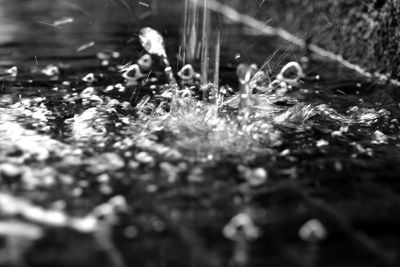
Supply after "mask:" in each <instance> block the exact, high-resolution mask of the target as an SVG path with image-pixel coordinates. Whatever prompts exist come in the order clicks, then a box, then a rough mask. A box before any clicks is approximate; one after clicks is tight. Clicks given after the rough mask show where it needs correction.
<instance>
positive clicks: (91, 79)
mask: <svg viewBox="0 0 400 267" xmlns="http://www.w3.org/2000/svg"><path fill="white" fill-rule="evenodd" d="M82 81H84V82H86V83H93V82H95V81H96V77H95V76H94V73H89V74H86V76H84V77H83V78H82Z"/></svg>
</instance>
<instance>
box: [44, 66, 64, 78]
mask: <svg viewBox="0 0 400 267" xmlns="http://www.w3.org/2000/svg"><path fill="white" fill-rule="evenodd" d="M41 72H42V73H43V74H44V75H46V76H49V77H54V76H58V75H60V69H59V68H58V66H56V65H53V64H51V65H48V66H46V67H45V68H44V69H42V71H41Z"/></svg>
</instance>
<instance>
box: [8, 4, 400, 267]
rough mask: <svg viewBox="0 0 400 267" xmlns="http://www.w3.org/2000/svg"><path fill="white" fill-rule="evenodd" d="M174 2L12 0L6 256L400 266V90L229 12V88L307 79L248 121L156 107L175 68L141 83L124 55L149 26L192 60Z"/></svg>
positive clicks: (225, 61) (230, 111) (203, 109)
mask: <svg viewBox="0 0 400 267" xmlns="http://www.w3.org/2000/svg"><path fill="white" fill-rule="evenodd" d="M174 2H175V1H174ZM176 2H177V3H176V4H175V5H173V4H171V1H168V3H166V1H152V2H151V1H150V2H136V1H126V2H124V1H117V0H110V1H105V0H104V1H94V0H92V1H90V0H87V1H51V0H48V1H43V2H41V4H38V3H37V1H24V2H23V3H18V4H16V3H15V2H13V1H12V0H2V1H0V5H1V9H0V12H1V14H0V22H1V24H0V25H1V27H0V63H1V64H0V65H1V70H0V72H1V73H2V74H1V98H0V174H1V176H0V181H1V183H0V211H1V213H0V265H1V266H76V267H77V266H116V267H122V266H133V265H135V266H157V267H161V266H352V267H354V266H398V264H399V261H400V260H399V253H400V251H399V244H400V242H399V241H400V232H399V231H398V227H397V226H398V225H399V222H400V217H399V216H398V214H397V211H398V205H399V203H400V195H399V190H400V187H399V186H400V184H399V182H398V173H399V168H400V167H399V166H400V165H399V163H400V152H399V138H400V136H399V121H398V117H399V112H400V110H399V101H400V96H399V92H398V89H397V88H394V87H392V86H390V85H387V84H379V83H377V82H375V81H370V80H365V79H364V78H362V77H360V76H358V75H357V74H355V73H352V72H349V71H347V70H345V69H343V68H341V67H340V66H338V65H336V64H335V63H332V62H328V61H326V60H324V59H322V58H319V57H317V56H315V55H307V53H306V51H301V50H300V49H298V48H296V47H294V46H291V45H290V44H287V43H284V42H281V41H280V40H277V39H275V38H271V37H265V36H260V34H258V33H257V32H254V31H252V30H250V29H247V28H245V27H243V26H241V25H235V24H232V23H230V22H229V21H228V20H227V19H224V18H214V19H215V20H214V23H218V25H219V27H220V29H221V32H222V50H221V51H222V54H221V75H220V77H221V80H220V84H221V85H228V86H229V87H231V88H232V92H231V93H230V94H232V95H234V94H235V91H237V88H238V82H237V78H236V66H237V65H238V64H239V63H243V62H244V63H256V64H258V65H259V66H260V65H262V64H263V63H264V62H265V60H267V59H270V61H269V63H270V65H271V69H272V72H273V74H274V75H276V74H277V73H278V72H279V71H280V69H281V68H282V67H283V66H284V65H285V64H286V63H288V62H289V61H293V60H295V61H302V62H303V64H304V62H305V58H304V56H308V57H307V59H308V60H309V63H307V66H305V67H306V68H305V73H306V77H305V78H304V79H303V80H302V82H301V84H300V85H299V86H297V87H296V88H294V89H293V90H290V91H289V92H284V93H267V94H257V95H255V96H254V102H255V103H256V104H255V108H254V110H253V111H252V112H253V116H252V117H251V119H250V122H249V123H248V125H247V126H246V127H242V126H240V125H239V124H238V123H237V120H236V112H237V106H235V104H234V103H233V104H231V105H230V106H229V105H228V106H227V107H224V108H222V109H221V110H220V111H219V112H218V113H217V111H216V109H215V107H213V106H212V105H209V104H204V103H202V102H200V101H197V100H189V99H183V100H181V101H180V102H179V105H178V109H177V110H173V111H171V112H168V111H167V110H165V109H163V108H157V105H158V104H159V102H157V101H156V100H154V98H155V96H153V93H151V92H150V91H151V89H150V85H149V84H148V83H150V84H153V85H155V86H156V88H159V87H160V86H161V85H162V84H164V83H165V79H166V78H165V76H164V75H163V74H162V71H160V70H162V68H161V64H159V65H158V66H157V64H156V63H155V65H156V66H155V67H154V69H153V71H152V73H151V74H149V75H148V76H147V77H146V81H147V82H148V83H146V84H145V85H143V86H142V84H141V83H139V84H138V85H135V84H132V83H127V81H126V80H125V79H124V78H123V77H122V76H121V74H120V72H119V71H118V66H122V65H125V64H127V63H129V62H134V61H136V60H137V59H138V58H139V57H140V56H141V55H143V54H144V53H145V52H144V50H143V48H142V47H141V45H140V43H139V40H138V36H137V34H138V32H139V30H140V29H141V28H142V27H144V26H151V27H154V28H156V29H158V30H159V31H160V32H161V33H162V34H163V36H164V37H165V40H166V47H167V52H168V56H169V58H170V60H171V62H172V65H173V69H174V71H176V70H177V69H179V68H180V67H181V66H182V63H181V62H180V61H179V47H180V44H181V32H182V26H181V25H182V21H183V17H182V16H183V15H182V14H183V11H182V10H183V3H181V2H180V1H176ZM215 25H217V24H215ZM14 66H16V68H13V67H14ZM194 66H195V68H196V69H197V70H199V62H194ZM228 91H229V90H228ZM147 94H149V95H151V96H152V97H151V100H150V102H149V103H148V104H147V105H143V106H141V105H139V106H138V105H137V104H138V103H139V102H140V100H141V99H142V97H143V96H145V95H147Z"/></svg>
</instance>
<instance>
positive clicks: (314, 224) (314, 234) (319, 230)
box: [299, 219, 328, 243]
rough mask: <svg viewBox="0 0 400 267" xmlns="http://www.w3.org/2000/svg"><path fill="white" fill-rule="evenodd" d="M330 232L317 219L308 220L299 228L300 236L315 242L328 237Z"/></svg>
mask: <svg viewBox="0 0 400 267" xmlns="http://www.w3.org/2000/svg"><path fill="white" fill-rule="evenodd" d="M327 236H328V232H327V231H326V229H325V227H324V225H323V224H322V223H321V222H320V221H319V220H317V219H312V220H309V221H307V222H306V223H305V224H304V225H303V226H302V227H301V228H300V230H299V237H300V238H301V239H302V240H304V241H307V242H310V243H315V242H319V241H322V240H324V239H326V238H327Z"/></svg>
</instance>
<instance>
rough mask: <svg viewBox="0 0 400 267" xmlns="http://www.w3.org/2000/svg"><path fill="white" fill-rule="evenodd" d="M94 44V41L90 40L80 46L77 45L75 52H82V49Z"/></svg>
mask: <svg viewBox="0 0 400 267" xmlns="http://www.w3.org/2000/svg"><path fill="white" fill-rule="evenodd" d="M95 44H96V43H95V42H94V41H91V42H89V43H86V44H83V45H81V46H80V47H78V48H77V49H76V52H77V53H79V52H82V51H83V50H86V49H88V48H90V47H92V46H94V45H95Z"/></svg>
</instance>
